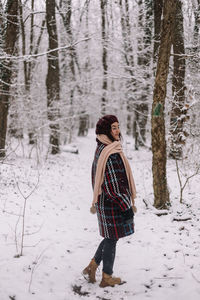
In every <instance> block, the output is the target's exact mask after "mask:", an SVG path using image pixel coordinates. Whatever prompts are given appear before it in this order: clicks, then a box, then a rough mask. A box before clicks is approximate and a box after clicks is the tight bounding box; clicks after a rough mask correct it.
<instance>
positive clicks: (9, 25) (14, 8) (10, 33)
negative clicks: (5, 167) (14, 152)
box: [0, 0, 18, 157]
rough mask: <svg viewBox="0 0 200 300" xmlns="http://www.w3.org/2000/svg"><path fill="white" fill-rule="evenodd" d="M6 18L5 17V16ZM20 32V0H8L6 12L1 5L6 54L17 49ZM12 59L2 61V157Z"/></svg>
mask: <svg viewBox="0 0 200 300" xmlns="http://www.w3.org/2000/svg"><path fill="white" fill-rule="evenodd" d="M4 17H5V18H6V19H5V18H4ZM17 34H18V1H17V0H16V1H12V0H8V1H7V3H6V8H5V14H4V12H3V7H0V35H1V39H2V42H1V49H0V51H2V52H3V53H4V54H7V55H8V56H9V55H12V54H13V53H14V50H15V42H16V40H17ZM12 72H13V69H12V61H11V59H9V58H8V59H7V60H6V59H5V60H1V62H0V157H4V156H5V145H6V131H7V118H8V107H9V97H10V95H9V91H10V84H11V77H12Z"/></svg>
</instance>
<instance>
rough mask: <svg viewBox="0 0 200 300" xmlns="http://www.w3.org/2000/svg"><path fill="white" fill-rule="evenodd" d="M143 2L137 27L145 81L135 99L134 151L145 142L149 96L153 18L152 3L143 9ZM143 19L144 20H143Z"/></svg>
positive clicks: (148, 2) (149, 1) (139, 62)
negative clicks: (138, 95)
mask: <svg viewBox="0 0 200 300" xmlns="http://www.w3.org/2000/svg"><path fill="white" fill-rule="evenodd" d="M142 4H143V2H142V1H139V2H138V5H139V7H140V10H139V19H138V27H139V28H140V32H141V33H142V31H143V32H144V33H143V35H142V34H141V37H138V65H139V66H140V70H142V71H143V74H142V76H143V77H144V79H145V87H142V91H141V96H140V98H139V99H137V102H138V103H137V105H136V109H135V119H134V131H133V133H134V137H135V149H136V150H137V149H138V148H139V145H140V146H144V145H145V142H146V124H147V119H148V111H149V107H148V99H149V94H150V85H149V79H150V76H151V74H150V69H149V67H150V63H151V58H152V51H151V43H152V25H153V24H152V22H153V20H152V16H153V1H152V0H145V2H144V8H145V9H144V8H143V5H142ZM143 19H144V20H143Z"/></svg>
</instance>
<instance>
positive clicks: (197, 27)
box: [194, 0, 200, 47]
mask: <svg viewBox="0 0 200 300" xmlns="http://www.w3.org/2000/svg"><path fill="white" fill-rule="evenodd" d="M194 18H195V24H194V45H195V46H196V47H199V33H200V32H199V31H200V0H197V7H196V8H195V9H194Z"/></svg>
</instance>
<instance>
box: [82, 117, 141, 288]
mask: <svg viewBox="0 0 200 300" xmlns="http://www.w3.org/2000/svg"><path fill="white" fill-rule="evenodd" d="M96 134H97V148H96V152H95V156H94V161H93V164H92V186H93V189H94V198H93V203H92V207H91V209H90V211H91V212H92V213H95V212H97V218H98V223H99V231H100V235H101V236H102V237H104V239H103V241H102V242H101V243H100V245H99V247H98V249H97V251H96V253H95V255H94V258H93V259H92V260H91V262H90V264H89V265H88V266H87V267H86V268H85V269H84V270H83V274H85V275H88V277H89V282H91V283H94V282H95V281H96V278H95V274H96V270H97V267H98V265H99V264H100V262H101V261H102V260H103V273H102V280H101V283H100V287H106V286H114V285H115V284H121V283H122V281H121V279H120V278H119V277H117V278H116V277H112V273H113V264H114V260H115V251H116V243H117V241H118V239H119V238H122V237H125V236H128V235H130V234H132V233H134V223H133V215H134V212H136V207H135V205H134V198H135V196H136V190H135V184H134V180H133V176H132V173H131V169H130V166H129V163H128V160H127V159H126V157H125V156H124V154H123V151H122V147H121V143H120V138H121V134H120V129H119V122H118V119H117V117H116V116H114V115H106V116H104V117H103V118H101V119H100V120H99V121H98V122H97V125H96Z"/></svg>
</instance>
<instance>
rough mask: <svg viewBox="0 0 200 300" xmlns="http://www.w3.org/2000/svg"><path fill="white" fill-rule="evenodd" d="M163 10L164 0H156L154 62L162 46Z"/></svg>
mask: <svg viewBox="0 0 200 300" xmlns="http://www.w3.org/2000/svg"><path fill="white" fill-rule="evenodd" d="M162 12H163V0H154V49H153V58H154V62H156V61H157V56H158V50H159V46H160V32H161V18H162Z"/></svg>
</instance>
